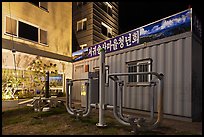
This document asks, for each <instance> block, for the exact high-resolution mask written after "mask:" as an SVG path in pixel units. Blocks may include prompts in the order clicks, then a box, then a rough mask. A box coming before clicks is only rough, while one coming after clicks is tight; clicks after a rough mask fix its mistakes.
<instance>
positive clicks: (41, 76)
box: [27, 57, 58, 91]
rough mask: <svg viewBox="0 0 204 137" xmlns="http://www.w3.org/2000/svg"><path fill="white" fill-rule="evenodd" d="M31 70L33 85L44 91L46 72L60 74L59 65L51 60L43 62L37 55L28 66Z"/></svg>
mask: <svg viewBox="0 0 204 137" xmlns="http://www.w3.org/2000/svg"><path fill="white" fill-rule="evenodd" d="M27 70H30V71H31V74H32V75H31V79H32V83H30V84H31V85H32V87H35V89H37V90H40V91H44V88H45V87H44V86H45V78H46V72H49V74H50V75H51V74H58V71H57V65H56V64H53V63H51V62H43V61H42V59H40V58H39V57H36V58H35V59H34V60H33V61H32V62H31V63H30V64H29V65H28V67H27Z"/></svg>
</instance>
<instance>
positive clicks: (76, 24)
mask: <svg viewBox="0 0 204 137" xmlns="http://www.w3.org/2000/svg"><path fill="white" fill-rule="evenodd" d="M72 5H73V8H72V9H73V10H72V14H73V15H72V20H73V33H72V37H73V42H72V45H73V46H72V49H73V52H74V51H77V50H81V49H83V48H85V47H90V46H92V45H94V44H96V43H98V42H101V41H104V40H106V39H108V38H112V37H115V36H116V35H118V33H119V32H118V28H119V27H118V24H119V23H118V2H73V3H72Z"/></svg>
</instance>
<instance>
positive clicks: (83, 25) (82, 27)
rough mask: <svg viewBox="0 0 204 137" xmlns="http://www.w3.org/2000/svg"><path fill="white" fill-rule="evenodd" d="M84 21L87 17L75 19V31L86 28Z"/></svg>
mask: <svg viewBox="0 0 204 137" xmlns="http://www.w3.org/2000/svg"><path fill="white" fill-rule="evenodd" d="M86 22H87V18H84V19H82V20H80V21H77V31H83V30H86Z"/></svg>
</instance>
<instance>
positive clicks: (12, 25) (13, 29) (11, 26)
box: [6, 17, 17, 36]
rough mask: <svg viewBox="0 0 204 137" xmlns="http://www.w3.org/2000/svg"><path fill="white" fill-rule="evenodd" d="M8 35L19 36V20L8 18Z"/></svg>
mask: <svg viewBox="0 0 204 137" xmlns="http://www.w3.org/2000/svg"><path fill="white" fill-rule="evenodd" d="M6 33H7V34H11V35H15V36H17V20H15V19H12V18H9V17H6Z"/></svg>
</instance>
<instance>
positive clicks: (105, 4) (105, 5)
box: [102, 2, 112, 16]
mask: <svg viewBox="0 0 204 137" xmlns="http://www.w3.org/2000/svg"><path fill="white" fill-rule="evenodd" d="M102 9H103V10H104V11H105V12H106V13H108V14H109V15H110V16H112V6H111V4H110V3H108V2H102Z"/></svg>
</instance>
